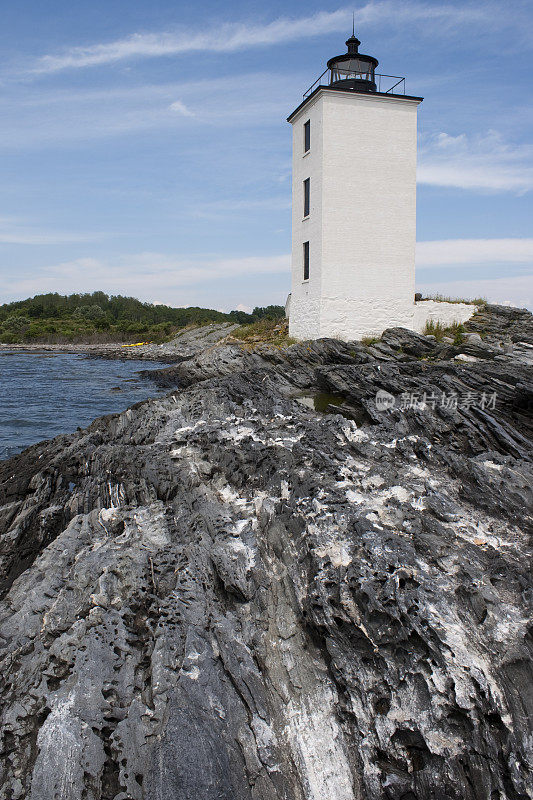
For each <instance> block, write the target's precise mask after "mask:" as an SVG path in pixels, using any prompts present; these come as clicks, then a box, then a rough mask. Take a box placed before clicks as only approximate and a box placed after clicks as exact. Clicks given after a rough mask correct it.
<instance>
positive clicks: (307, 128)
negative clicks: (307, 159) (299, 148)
mask: <svg viewBox="0 0 533 800" xmlns="http://www.w3.org/2000/svg"><path fill="white" fill-rule="evenodd" d="M310 149H311V120H310V119H308V120H307V122H306V123H305V125H304V153H308V152H309V150H310Z"/></svg>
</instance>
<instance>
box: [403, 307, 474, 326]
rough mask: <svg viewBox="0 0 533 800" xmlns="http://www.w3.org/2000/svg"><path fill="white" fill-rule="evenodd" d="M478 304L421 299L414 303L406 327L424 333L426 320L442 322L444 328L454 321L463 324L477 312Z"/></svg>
mask: <svg viewBox="0 0 533 800" xmlns="http://www.w3.org/2000/svg"><path fill="white" fill-rule="evenodd" d="M476 310H477V306H475V305H474V304H473V303H445V302H441V301H440V300H420V301H419V302H417V303H415V304H414V311H413V316H412V319H411V321H410V324H409V325H405V327H406V328H409V329H410V330H413V331H416V332H417V333H424V328H425V327H426V322H429V321H430V320H431V321H433V322H435V323H436V322H440V323H441V325H442V326H443V327H444V328H447V327H449V326H450V325H453V324H454V323H457V324H462V323H463V322H466V321H467V320H469V319H470V317H471V316H472V315H473V314H475V312H476Z"/></svg>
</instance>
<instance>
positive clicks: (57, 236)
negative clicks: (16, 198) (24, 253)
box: [0, 217, 103, 245]
mask: <svg viewBox="0 0 533 800" xmlns="http://www.w3.org/2000/svg"><path fill="white" fill-rule="evenodd" d="M102 238H103V236H102V235H101V234H93V233H76V232H72V231H54V230H42V229H38V228H36V227H34V226H32V225H28V224H27V223H24V221H22V220H19V219H17V218H15V217H0V243H1V244H27V245H47V244H68V243H73V242H95V241H98V240H100V239H102Z"/></svg>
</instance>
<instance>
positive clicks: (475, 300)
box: [419, 293, 489, 306]
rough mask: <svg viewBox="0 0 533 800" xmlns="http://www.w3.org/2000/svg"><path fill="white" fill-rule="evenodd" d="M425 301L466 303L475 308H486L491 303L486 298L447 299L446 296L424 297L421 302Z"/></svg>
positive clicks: (432, 295)
mask: <svg viewBox="0 0 533 800" xmlns="http://www.w3.org/2000/svg"><path fill="white" fill-rule="evenodd" d="M424 300H435V301H436V302H437V303H465V304H466V305H474V306H486V305H487V303H488V302H489V301H488V300H487V298H486V297H474V298H473V299H468V298H466V297H447V296H446V295H444V294H438V293H437V294H430V295H428V296H427V297H423V298H422V300H421V301H419V302H423V301H424Z"/></svg>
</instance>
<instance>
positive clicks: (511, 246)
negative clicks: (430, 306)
mask: <svg viewBox="0 0 533 800" xmlns="http://www.w3.org/2000/svg"><path fill="white" fill-rule="evenodd" d="M495 263H497V264H499V263H502V264H505V263H513V264H516V263H525V264H531V265H532V271H533V239H442V240H434V241H428V242H418V243H417V246H416V266H417V269H420V268H422V269H423V268H424V267H426V268H430V267H435V266H439V265H451V264H465V265H466V264H495Z"/></svg>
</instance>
